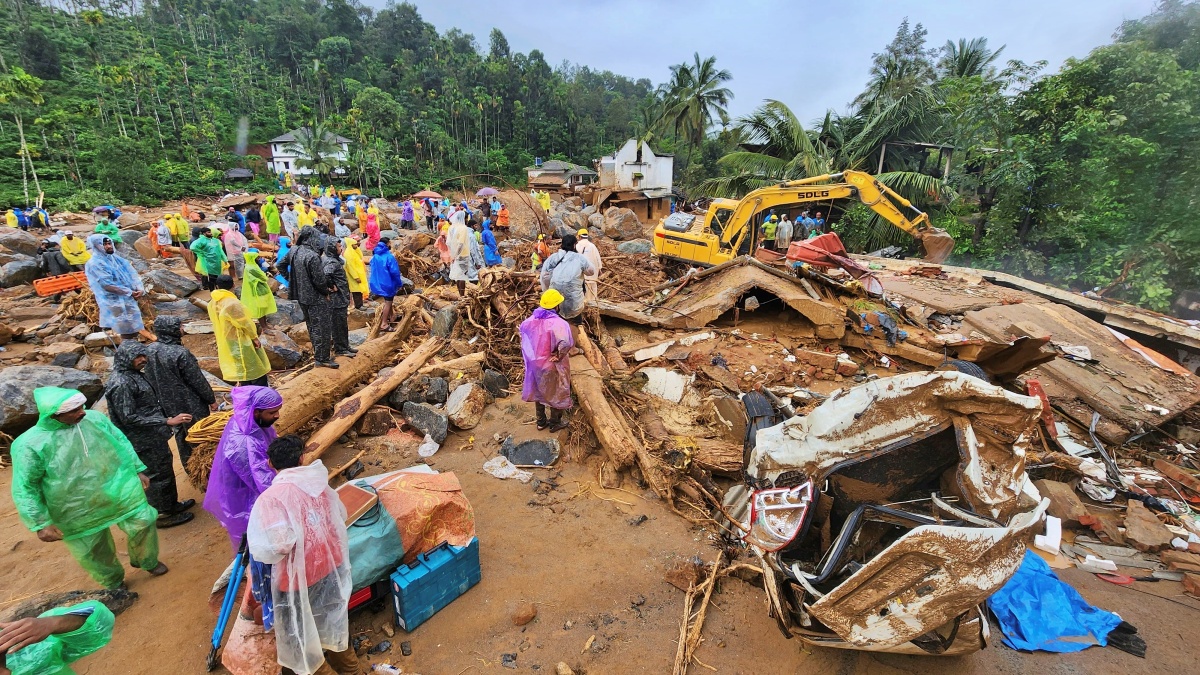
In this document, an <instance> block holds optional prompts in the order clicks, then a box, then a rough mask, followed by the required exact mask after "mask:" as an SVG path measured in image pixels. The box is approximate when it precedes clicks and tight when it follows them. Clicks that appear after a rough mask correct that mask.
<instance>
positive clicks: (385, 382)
mask: <svg viewBox="0 0 1200 675" xmlns="http://www.w3.org/2000/svg"><path fill="white" fill-rule="evenodd" d="M407 316H411V314H409V315H407ZM444 344H445V340H444V339H443V338H439V337H429V338H426V340H425V341H424V342H422V343H421V345H420V346H419V347H417V348H416V349H414V350H413V352H412V353H411V354H409V355H408V356H407V357H406V358H405V359H404V360H403V361H401V362H400V363H399V365H397V366H396V367H395V368H393V369H392V370H391V372H389V373H388V374H387V376H386V377H383V378H380V379H378V380H375V381H374V382H372V383H370V384H368V385H367V386H365V387H363V388H362V389H360V390H359V391H358V393H356V394H354V395H353V396H350V397H348V398H345V399H343V400H342V402H341V403H338V404H337V405H336V406H335V407H334V409H333V415H331V416H330V418H329V421H327V422H326V423H325V426H323V427H321V428H320V429H317V432H316V433H314V434H313V435H312V436H310V437H309V439H308V443H307V444H305V446H304V457H303V463H304V464H311V463H312V462H313V461H315V460H317V459H320V457H321V455H323V454H325V451H326V450H328V449H329V447H330V446H331V445H333V444H334V443H335V442H336V441H337V439H339V438H341V436H342V434H344V433H346V432H347V431H350V427H352V426H354V423H355V422H357V421H358V418H360V417H362V416H363V414H364V413H366V412H367V410H369V409H370V407H371V406H372V405H374V404H375V402H376V401H378V400H379V399H381V398H383V397H384V396H387V395H388V394H389V393H391V391H392V390H394V389H395V388H396V387H399V386H400V385H402V384H404V381H405V380H407V379H408V378H410V377H412V376H413V375H415V374H416V372H417V370H418V369H420V367H421V366H423V365H425V362H426V361H428V360H429V359H431V358H433V355H434V354H436V353H437V352H438V350H439V349H441V348H442V345H444Z"/></svg>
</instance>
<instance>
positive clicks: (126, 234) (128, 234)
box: [120, 230, 145, 246]
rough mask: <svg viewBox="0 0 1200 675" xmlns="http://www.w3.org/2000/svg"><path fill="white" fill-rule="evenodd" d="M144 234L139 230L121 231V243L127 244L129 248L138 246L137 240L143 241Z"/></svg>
mask: <svg viewBox="0 0 1200 675" xmlns="http://www.w3.org/2000/svg"><path fill="white" fill-rule="evenodd" d="M143 234H145V233H144V232H139V231H137V230H120V235H121V241H123V242H125V243H126V244H128V245H129V246H133V245H134V244H136V243H137V240H138V239H141V238H142V235H143Z"/></svg>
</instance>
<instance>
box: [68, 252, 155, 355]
mask: <svg viewBox="0 0 1200 675" xmlns="http://www.w3.org/2000/svg"><path fill="white" fill-rule="evenodd" d="M87 245H88V248H89V249H91V251H92V257H91V259H89V260H88V261H87V263H86V264H85V265H84V266H83V271H84V273H85V274H87V279H88V286H89V287H90V288H91V289H92V294H93V295H94V296H96V306H97V307H99V309H100V327H101V328H111V329H112V331H113V332H114V333H116V334H117V335H120V336H121V337H122V338H133V337H136V336H137V334H138V332H139V331H142V330H145V328H146V326H145V324H143V323H142V310H141V309H139V308H138V303H137V300H138V298H140V297H142V296H143V295H145V294H146V288H145V287H144V286H142V279H141V277H139V276H138V273H137V271H136V270H134V269H133V265H130V264H129V261H128V260H126V259H124V258H122V257H121V256H119V255H117V252H116V247H115V246H114V245H113V240H112V238H110V237H108V236H106V235H103V234H93V235H92V236H90V237H88V240H87Z"/></svg>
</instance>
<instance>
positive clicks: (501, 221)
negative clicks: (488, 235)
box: [496, 203, 512, 232]
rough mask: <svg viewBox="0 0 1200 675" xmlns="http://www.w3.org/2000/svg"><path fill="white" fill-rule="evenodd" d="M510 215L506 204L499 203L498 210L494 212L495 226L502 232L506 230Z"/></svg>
mask: <svg viewBox="0 0 1200 675" xmlns="http://www.w3.org/2000/svg"><path fill="white" fill-rule="evenodd" d="M511 217H512V215H511V214H510V213H509V212H508V206H507V205H506V204H503V203H501V204H500V210H499V211H498V212H497V213H496V227H497V228H498V229H500V230H501V231H502V232H508V230H509V223H510V222H511V221H510V219H511Z"/></svg>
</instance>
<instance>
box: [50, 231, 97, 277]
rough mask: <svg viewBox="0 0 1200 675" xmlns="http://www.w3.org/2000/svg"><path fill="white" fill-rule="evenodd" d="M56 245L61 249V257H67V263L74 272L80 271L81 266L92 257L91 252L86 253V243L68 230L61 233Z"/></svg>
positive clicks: (81, 269)
mask: <svg viewBox="0 0 1200 675" xmlns="http://www.w3.org/2000/svg"><path fill="white" fill-rule="evenodd" d="M58 247H59V248H60V249H61V250H62V255H63V257H64V258H66V259H67V264H68V265H70V266H71V268H72V269H74V270H75V271H76V272H82V271H83V266H84V265H86V264H87V261H88V260H91V258H92V254H91V253H88V250H87V244H86V243H84V241H83V240H82V239H80V238H79V237H76V236H75V233H74V232H72V231H70V230H66V231H65V232H63V233H62V239H59V240H58Z"/></svg>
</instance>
